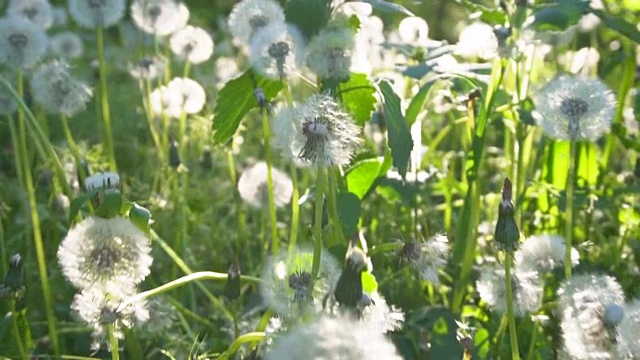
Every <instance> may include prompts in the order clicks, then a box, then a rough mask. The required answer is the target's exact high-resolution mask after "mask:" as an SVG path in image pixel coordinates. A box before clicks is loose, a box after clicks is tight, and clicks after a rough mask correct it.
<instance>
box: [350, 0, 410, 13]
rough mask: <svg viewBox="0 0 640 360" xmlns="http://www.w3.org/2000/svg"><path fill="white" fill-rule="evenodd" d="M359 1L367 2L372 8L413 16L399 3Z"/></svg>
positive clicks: (378, 0)
mask: <svg viewBox="0 0 640 360" xmlns="http://www.w3.org/2000/svg"><path fill="white" fill-rule="evenodd" d="M361 2H365V3H369V4H370V5H371V6H372V7H373V8H375V9H377V10H380V11H384V12H398V13H401V14H405V15H407V16H414V15H413V13H412V12H411V11H409V10H407V9H406V8H405V7H404V6H402V5H400V4H395V3H392V2H389V1H384V0H361Z"/></svg>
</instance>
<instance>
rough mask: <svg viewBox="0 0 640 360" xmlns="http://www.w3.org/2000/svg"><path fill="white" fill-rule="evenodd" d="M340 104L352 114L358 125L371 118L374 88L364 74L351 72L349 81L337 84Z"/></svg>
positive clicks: (374, 101) (373, 105) (374, 102)
mask: <svg viewBox="0 0 640 360" xmlns="http://www.w3.org/2000/svg"><path fill="white" fill-rule="evenodd" d="M339 89H340V95H341V97H342V105H343V106H344V107H345V109H346V110H347V111H348V112H349V113H350V114H351V115H353V118H354V119H355V120H356V123H358V125H364V123H365V122H367V121H369V119H370V118H371V113H372V112H373V110H375V105H376V98H375V96H373V93H375V92H376V89H375V88H374V87H373V85H372V84H371V81H369V79H368V78H367V75H365V74H355V73H352V74H351V76H349V81H347V82H346V83H341V84H340V85H339Z"/></svg>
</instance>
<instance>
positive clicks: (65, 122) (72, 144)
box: [60, 115, 87, 184]
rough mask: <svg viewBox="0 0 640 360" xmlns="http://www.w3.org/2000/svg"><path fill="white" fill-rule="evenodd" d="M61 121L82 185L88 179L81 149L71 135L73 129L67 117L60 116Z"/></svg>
mask: <svg viewBox="0 0 640 360" xmlns="http://www.w3.org/2000/svg"><path fill="white" fill-rule="evenodd" d="M60 121H61V122H62V129H63V131H64V136H65V138H66V139H67V144H69V149H70V150H71V156H73V161H74V162H75V165H76V169H77V170H78V174H80V179H78V180H80V183H81V184H82V183H83V182H84V179H85V178H86V177H87V174H85V171H84V167H83V166H82V157H81V156H80V149H79V148H78V144H76V141H75V140H74V139H73V134H71V129H70V128H69V120H68V119H67V116H66V115H60Z"/></svg>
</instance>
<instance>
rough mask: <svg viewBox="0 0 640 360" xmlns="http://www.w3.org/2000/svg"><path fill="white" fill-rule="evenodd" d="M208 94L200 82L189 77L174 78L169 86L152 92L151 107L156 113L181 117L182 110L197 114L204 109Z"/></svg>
mask: <svg viewBox="0 0 640 360" xmlns="http://www.w3.org/2000/svg"><path fill="white" fill-rule="evenodd" d="M206 97H207V95H206V94H205V92H204V89H203V88H202V86H200V84H198V82H196V81H194V80H191V79H188V78H174V79H173V80H171V81H170V82H169V83H168V84H167V86H162V87H159V88H157V89H155V90H154V91H152V92H151V96H150V99H151V108H152V109H153V112H154V113H155V114H156V115H160V114H166V115H168V116H170V117H173V118H179V117H180V116H181V115H182V112H185V113H187V114H196V113H198V112H200V110H202V108H203V107H204V103H205V101H206Z"/></svg>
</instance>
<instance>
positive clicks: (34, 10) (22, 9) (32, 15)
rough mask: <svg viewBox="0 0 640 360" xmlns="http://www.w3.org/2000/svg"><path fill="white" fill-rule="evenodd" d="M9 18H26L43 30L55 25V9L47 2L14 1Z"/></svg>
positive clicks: (36, 0) (33, 0)
mask: <svg viewBox="0 0 640 360" xmlns="http://www.w3.org/2000/svg"><path fill="white" fill-rule="evenodd" d="M7 16H16V17H21V18H24V19H26V20H29V21H31V22H32V23H34V24H36V25H38V26H40V27H41V28H43V29H46V28H48V27H49V26H51V24H52V23H53V9H52V8H51V4H49V2H48V1H47V0H13V1H11V2H10V3H9V8H8V9H7Z"/></svg>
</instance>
